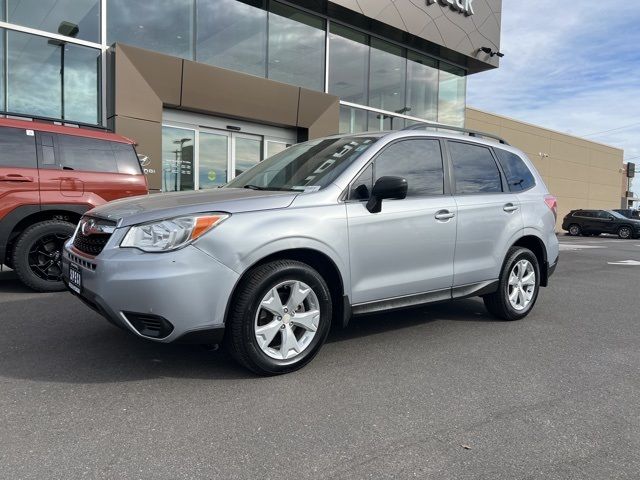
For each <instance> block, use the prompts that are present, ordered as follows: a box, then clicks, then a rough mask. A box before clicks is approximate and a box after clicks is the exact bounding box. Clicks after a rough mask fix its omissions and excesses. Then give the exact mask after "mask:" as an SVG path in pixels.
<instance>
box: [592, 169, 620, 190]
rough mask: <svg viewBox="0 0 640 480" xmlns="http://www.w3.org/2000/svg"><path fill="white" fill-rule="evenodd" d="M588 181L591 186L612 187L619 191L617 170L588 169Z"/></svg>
mask: <svg viewBox="0 0 640 480" xmlns="http://www.w3.org/2000/svg"><path fill="white" fill-rule="evenodd" d="M587 170H588V172H589V178H588V181H589V182H590V183H592V184H598V185H608V186H613V187H616V188H617V189H618V192H619V191H620V177H622V174H620V173H619V172H618V171H617V170H609V169H604V168H596V167H590V168H589V169H587Z"/></svg>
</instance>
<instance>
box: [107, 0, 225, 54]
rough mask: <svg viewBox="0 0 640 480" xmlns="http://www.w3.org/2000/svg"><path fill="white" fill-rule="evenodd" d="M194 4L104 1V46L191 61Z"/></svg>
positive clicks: (174, 0)
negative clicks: (133, 48) (119, 44)
mask: <svg viewBox="0 0 640 480" xmlns="http://www.w3.org/2000/svg"><path fill="white" fill-rule="evenodd" d="M194 1H195V0H153V1H150V0H107V15H108V18H107V42H108V43H109V44H111V43H114V42H122V43H128V44H130V45H134V46H136V47H141V48H147V49H149V50H153V51H156V52H160V53H166V54H168V55H174V56H176V57H182V58H188V59H193V17H194V15H193V10H194ZM211 3H216V4H217V3H219V2H218V0H216V2H211Z"/></svg>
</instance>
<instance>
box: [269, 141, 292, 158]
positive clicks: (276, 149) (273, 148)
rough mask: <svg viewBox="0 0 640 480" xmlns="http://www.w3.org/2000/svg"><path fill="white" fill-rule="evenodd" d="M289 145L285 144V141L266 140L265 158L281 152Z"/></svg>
mask: <svg viewBox="0 0 640 480" xmlns="http://www.w3.org/2000/svg"><path fill="white" fill-rule="evenodd" d="M290 146H291V145H287V144H286V143H282V142H271V141H267V158H270V157H273V156H274V155H276V154H277V153H280V152H283V151H284V150H286V149H287V147H290Z"/></svg>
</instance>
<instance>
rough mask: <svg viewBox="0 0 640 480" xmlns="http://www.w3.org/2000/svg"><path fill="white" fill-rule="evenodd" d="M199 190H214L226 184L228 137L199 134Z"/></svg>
mask: <svg viewBox="0 0 640 480" xmlns="http://www.w3.org/2000/svg"><path fill="white" fill-rule="evenodd" d="M198 155H199V160H200V167H199V171H198V175H199V179H200V188H203V189H206V188H216V187H217V186H218V185H223V184H225V183H227V171H228V170H227V169H228V166H227V165H228V160H229V137H228V136H227V135H219V134H214V133H206V132H200V151H199V154H198Z"/></svg>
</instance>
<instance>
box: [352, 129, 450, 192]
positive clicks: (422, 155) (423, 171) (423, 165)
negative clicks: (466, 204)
mask: <svg viewBox="0 0 640 480" xmlns="http://www.w3.org/2000/svg"><path fill="white" fill-rule="evenodd" d="M387 176H392V177H402V178H405V179H406V180H407V184H408V191H407V197H408V198H409V197H421V196H428V195H442V194H443V193H444V169H443V165H442V151H441V149H440V142H439V141H438V140H434V139H409V140H400V141H398V142H395V143H392V144H391V145H389V146H388V147H386V148H385V149H384V150H383V151H382V152H381V153H380V154H379V155H378V157H377V158H376V159H375V160H374V162H373V163H372V164H371V165H369V166H368V167H367V169H366V170H364V171H363V172H362V173H361V174H360V175H359V176H358V178H357V179H356V181H355V182H354V183H353V184H352V187H351V194H350V196H349V198H350V199H351V200H366V199H368V198H369V195H370V193H371V189H372V188H373V184H374V183H375V180H377V179H378V178H381V177H387Z"/></svg>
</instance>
